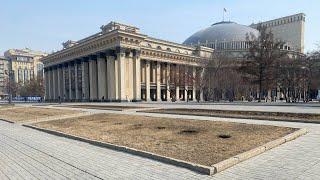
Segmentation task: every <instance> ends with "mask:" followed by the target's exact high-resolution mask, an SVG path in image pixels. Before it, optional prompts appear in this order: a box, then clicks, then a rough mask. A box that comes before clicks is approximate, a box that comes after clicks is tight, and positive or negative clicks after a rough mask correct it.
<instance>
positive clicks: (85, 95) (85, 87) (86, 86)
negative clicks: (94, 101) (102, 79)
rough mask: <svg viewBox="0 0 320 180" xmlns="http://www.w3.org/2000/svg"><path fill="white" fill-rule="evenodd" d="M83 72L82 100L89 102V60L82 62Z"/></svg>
mask: <svg viewBox="0 0 320 180" xmlns="http://www.w3.org/2000/svg"><path fill="white" fill-rule="evenodd" d="M81 71H82V95H81V97H82V100H89V99H90V96H89V63H88V61H87V60H83V61H82V62H81Z"/></svg>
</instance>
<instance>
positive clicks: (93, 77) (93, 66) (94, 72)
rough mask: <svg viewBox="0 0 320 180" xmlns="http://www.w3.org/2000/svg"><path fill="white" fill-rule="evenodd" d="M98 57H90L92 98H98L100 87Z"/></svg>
mask: <svg viewBox="0 0 320 180" xmlns="http://www.w3.org/2000/svg"><path fill="white" fill-rule="evenodd" d="M97 74H98V73H97V59H96V57H93V56H92V57H90V59H89V79H90V80H89V82H90V100H91V101H93V100H97V99H98V89H97V88H98V87H97V84H98V83H97V80H98V78H97Z"/></svg>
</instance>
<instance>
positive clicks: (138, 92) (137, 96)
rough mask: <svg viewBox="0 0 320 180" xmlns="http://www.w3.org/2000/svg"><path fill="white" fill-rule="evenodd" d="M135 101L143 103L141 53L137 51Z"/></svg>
mask: <svg viewBox="0 0 320 180" xmlns="http://www.w3.org/2000/svg"><path fill="white" fill-rule="evenodd" d="M133 69H134V70H133V74H134V75H133V86H134V87H133V88H134V91H133V99H134V101H141V65H140V51H137V50H135V51H134V54H133Z"/></svg>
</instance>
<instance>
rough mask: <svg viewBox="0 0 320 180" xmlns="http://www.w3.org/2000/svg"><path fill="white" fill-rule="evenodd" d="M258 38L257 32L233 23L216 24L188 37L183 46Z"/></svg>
mask: <svg viewBox="0 0 320 180" xmlns="http://www.w3.org/2000/svg"><path fill="white" fill-rule="evenodd" d="M247 34H253V35H255V36H258V34H259V31H258V30H256V29H253V28H251V27H249V26H245V25H241V24H237V23H235V22H226V21H222V22H218V23H215V24H212V25H211V26H210V27H208V28H206V29H203V30H200V31H198V32H196V33H195V34H193V35H192V36H190V37H189V38H188V39H187V40H185V41H184V43H183V44H189V45H191V44H198V43H206V42H208V43H209V42H215V41H218V42H220V41H246V35H247Z"/></svg>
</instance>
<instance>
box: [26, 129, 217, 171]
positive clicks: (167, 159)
mask: <svg viewBox="0 0 320 180" xmlns="http://www.w3.org/2000/svg"><path fill="white" fill-rule="evenodd" d="M22 126H24V127H28V128H32V129H36V130H39V131H42V132H46V133H49V134H53V135H56V136H60V137H65V138H69V139H73V140H77V141H82V142H85V143H88V144H92V145H95V146H99V147H104V148H108V149H112V150H116V151H121V152H126V153H130V154H133V155H137V156H141V157H144V158H149V159H153V160H157V161H160V162H164V163H167V164H172V165H175V166H179V167H184V168H187V169H190V170H192V171H196V172H199V173H202V174H208V175H211V174H213V172H214V168H212V167H208V166H203V165H199V164H195V163H191V162H187V161H182V160H178V159H174V158H170V157H165V156H161V155H157V154H154V153H150V152H146V151H140V150H137V149H134V148H129V147H126V146H119V145H115V144H111V143H105V142H101V141H96V140H90V139H87V138H83V137H79V136H74V135H69V134H65V133H63V132H60V131H54V130H48V129H44V128H40V127H36V126H32V125H27V124H24V125H22Z"/></svg>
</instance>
